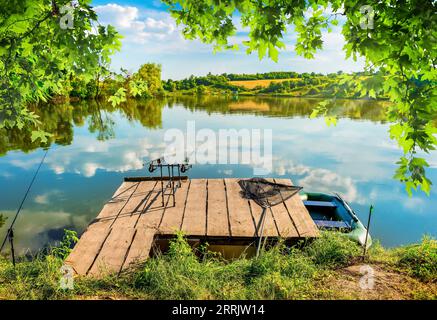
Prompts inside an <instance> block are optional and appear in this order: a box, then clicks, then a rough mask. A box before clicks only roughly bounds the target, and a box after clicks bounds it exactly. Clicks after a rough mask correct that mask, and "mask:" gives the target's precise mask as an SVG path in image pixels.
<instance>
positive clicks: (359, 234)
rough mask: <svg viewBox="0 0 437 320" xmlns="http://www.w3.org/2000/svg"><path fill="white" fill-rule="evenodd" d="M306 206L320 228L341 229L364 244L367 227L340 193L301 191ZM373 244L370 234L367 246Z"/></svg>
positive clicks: (346, 234) (354, 239)
mask: <svg viewBox="0 0 437 320" xmlns="http://www.w3.org/2000/svg"><path fill="white" fill-rule="evenodd" d="M301 198H302V200H303V203H304V204H305V207H306V208H307V210H308V211H309V213H310V215H311V218H312V219H313V220H314V222H315V224H316V226H317V227H318V228H319V229H320V230H329V231H340V232H342V233H343V234H344V235H345V236H347V237H349V238H350V239H352V240H353V241H356V242H358V243H359V244H360V245H362V246H364V244H365V242H366V233H367V230H366V227H364V225H363V224H362V223H361V221H360V220H359V219H358V217H357V215H356V214H355V212H354V210H353V209H352V208H351V206H350V205H349V204H348V203H347V202H346V201H345V200H343V199H342V198H341V197H340V195H338V194H332V195H331V194H326V193H311V192H308V193H301ZM371 245H372V238H371V237H370V234H369V235H368V238H367V247H370V246H371Z"/></svg>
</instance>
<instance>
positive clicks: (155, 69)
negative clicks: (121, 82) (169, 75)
mask: <svg viewBox="0 0 437 320" xmlns="http://www.w3.org/2000/svg"><path fill="white" fill-rule="evenodd" d="M132 79H133V81H134V82H135V83H137V87H139V85H138V84H141V85H142V88H143V91H144V93H145V92H146V90H147V93H148V94H149V95H152V96H155V95H157V94H159V93H160V92H161V90H162V84H161V66H160V65H159V64H156V63H145V64H143V65H142V66H141V67H140V68H139V69H138V71H137V72H136V73H135V74H133V76H132ZM141 94H143V92H140V95H141Z"/></svg>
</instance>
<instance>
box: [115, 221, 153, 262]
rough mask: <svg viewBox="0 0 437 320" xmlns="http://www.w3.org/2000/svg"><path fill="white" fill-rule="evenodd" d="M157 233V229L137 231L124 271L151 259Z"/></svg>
mask: <svg viewBox="0 0 437 320" xmlns="http://www.w3.org/2000/svg"><path fill="white" fill-rule="evenodd" d="M155 232H156V230H155V229H150V228H137V229H136V233H135V235H134V239H133V241H132V244H131V246H130V248H129V252H128V255H127V257H126V261H125V262H124V265H123V269H126V268H128V267H129V266H131V265H132V264H134V263H137V262H140V261H144V260H146V259H147V258H148V257H149V254H150V249H151V248H152V246H153V240H154V237H155Z"/></svg>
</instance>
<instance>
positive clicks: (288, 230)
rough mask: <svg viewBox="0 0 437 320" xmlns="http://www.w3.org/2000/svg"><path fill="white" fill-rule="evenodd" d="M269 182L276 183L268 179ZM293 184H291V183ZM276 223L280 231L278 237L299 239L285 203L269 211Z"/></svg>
mask: <svg viewBox="0 0 437 320" xmlns="http://www.w3.org/2000/svg"><path fill="white" fill-rule="evenodd" d="M266 180H267V181H269V182H273V183H274V182H275V180H274V179H271V178H268V179H266ZM290 183H291V182H290ZM269 211H270V212H271V213H272V215H273V217H274V221H275V225H276V228H277V230H278V235H279V236H280V237H282V238H290V237H299V233H298V232H297V230H296V227H295V226H294V223H293V220H292V219H291V217H290V215H289V214H288V211H287V208H286V207H285V205H284V204H283V203H280V204H277V205H276V206H273V207H272V208H271V210H269Z"/></svg>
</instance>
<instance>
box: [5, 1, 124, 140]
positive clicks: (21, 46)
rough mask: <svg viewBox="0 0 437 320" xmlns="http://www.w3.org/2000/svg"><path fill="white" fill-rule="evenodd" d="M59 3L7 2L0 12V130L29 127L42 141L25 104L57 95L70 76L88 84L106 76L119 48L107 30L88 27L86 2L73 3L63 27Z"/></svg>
mask: <svg viewBox="0 0 437 320" xmlns="http://www.w3.org/2000/svg"><path fill="white" fill-rule="evenodd" d="M64 5H70V1H68V0H56V1H51V0H43V1H40V0H12V1H6V2H4V3H2V10H1V12H0V43H1V47H0V121H1V122H0V128H6V129H13V128H15V127H18V128H23V127H24V126H34V131H35V132H36V133H35V134H34V135H33V137H34V139H39V140H41V141H42V142H43V143H44V141H45V137H47V135H46V134H45V133H44V132H42V131H41V129H40V123H39V122H38V119H37V118H36V117H35V116H34V114H32V113H31V112H29V109H28V108H29V104H30V103H35V102H39V101H47V100H48V99H49V98H50V97H51V96H53V95H54V94H58V93H62V92H63V90H64V88H65V87H66V86H68V85H69V79H70V78H71V77H73V78H75V77H80V78H81V79H83V81H85V82H87V83H88V82H89V81H90V80H91V79H94V78H95V77H96V75H98V74H103V73H105V72H107V71H106V70H107V68H108V66H109V62H110V56H111V55H112V54H113V53H114V51H115V50H118V49H119V48H120V45H121V43H120V36H119V35H118V33H117V32H116V31H115V29H114V28H113V27H112V26H108V27H104V26H98V27H97V28H96V27H94V26H93V23H94V24H95V22H96V20H97V16H96V14H95V12H94V11H93V9H92V7H91V6H90V1H89V0H79V1H77V6H76V7H75V8H74V9H73V10H72V13H73V17H74V21H73V28H72V29H69V28H67V29H66V28H64V27H63V24H62V23H61V19H64V18H65V16H64V14H63V13H60V11H61V10H60V9H61V8H62V7H63V6H64ZM91 31H93V32H91Z"/></svg>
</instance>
